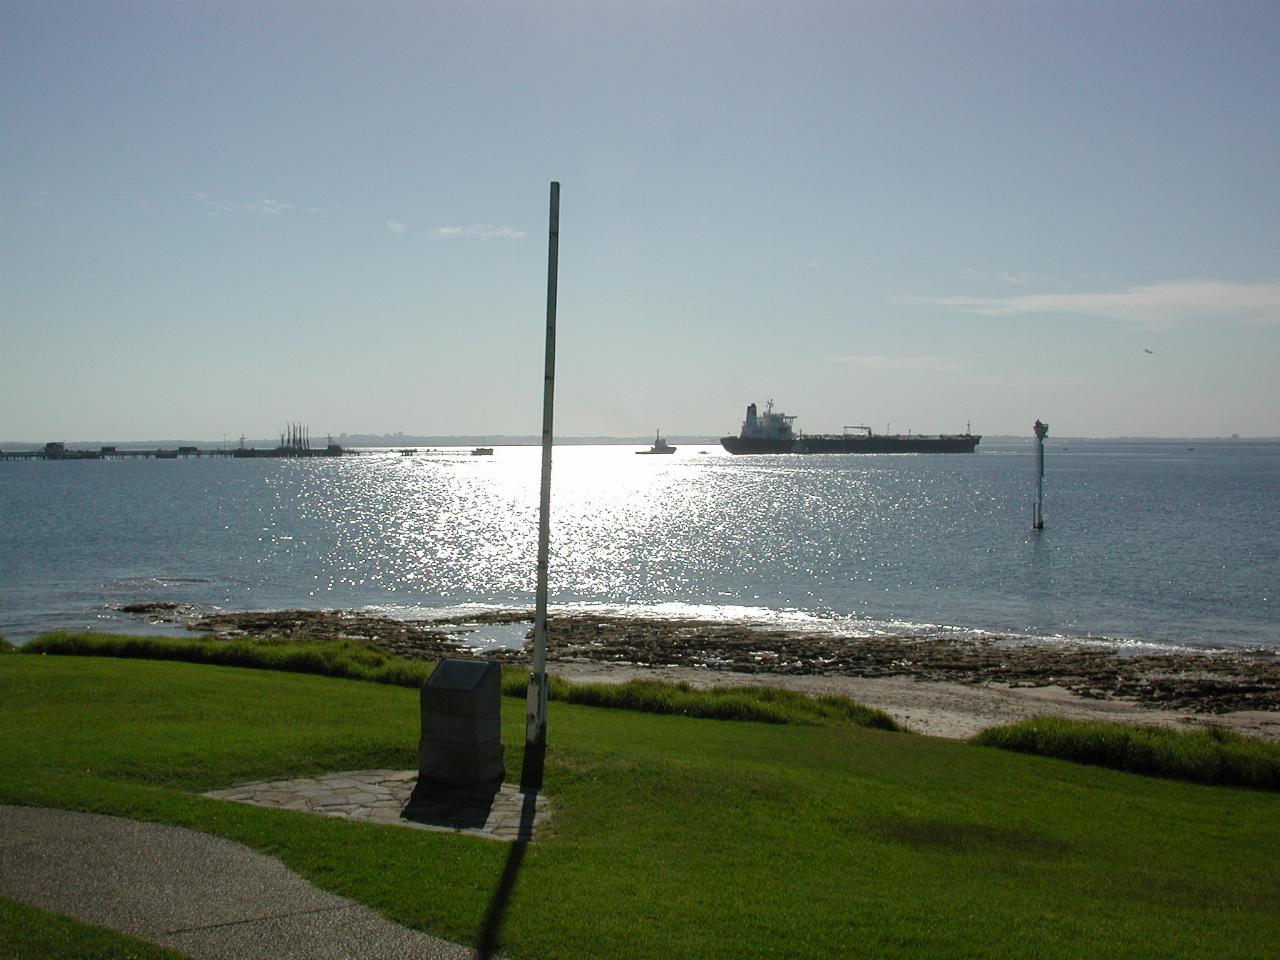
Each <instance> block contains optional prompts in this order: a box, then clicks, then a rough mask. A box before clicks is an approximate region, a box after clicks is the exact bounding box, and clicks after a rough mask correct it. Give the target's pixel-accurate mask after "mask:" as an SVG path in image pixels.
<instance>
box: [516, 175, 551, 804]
mask: <svg viewBox="0 0 1280 960" xmlns="http://www.w3.org/2000/svg"><path fill="white" fill-rule="evenodd" d="M549 220H550V227H549V230H548V235H547V351H546V368H545V369H546V372H545V374H544V378H543V387H542V495H541V500H540V502H539V509H538V592H537V600H536V606H535V612H534V621H533V669H532V670H531V671H530V673H529V699H528V706H527V710H526V714H525V733H524V737H525V764H524V765H525V768H526V773H525V774H524V775H522V776H521V781H522V786H523V787H526V788H529V787H531V788H532V789H533V790H535V791H536V790H537V789H538V788H539V787H540V786H541V785H542V784H541V780H542V776H541V772H542V763H541V760H542V758H543V756H544V754H545V751H546V748H547V568H548V566H549V558H550V553H551V426H552V420H553V418H552V407H553V403H554V400H555V383H556V284H557V275H558V271H559V257H560V183H559V181H556V180H553V181H552V182H551V213H550V218H549ZM531 761H532V765H533V767H534V769H532V770H531V769H529V768H530V766H531ZM531 780H532V781H536V782H530V781H531Z"/></svg>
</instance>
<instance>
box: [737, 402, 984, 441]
mask: <svg viewBox="0 0 1280 960" xmlns="http://www.w3.org/2000/svg"><path fill="white" fill-rule="evenodd" d="M795 419H796V418H795V417H791V416H787V415H786V414H785V413H774V411H773V401H772V400H770V401H769V403H768V404H767V405H766V407H765V410H764V413H759V412H758V411H757V410H756V405H755V404H754V403H752V404H749V405H748V406H747V416H746V419H745V420H743V421H742V432H741V433H739V434H738V435H737V436H736V437H721V438H720V445H721V446H722V447H724V448H725V449H726V450H728V451H729V452H730V453H735V454H751V453H973V451H974V449H975V448H976V447H977V446H978V441H979V440H981V439H982V437H980V436H978V435H976V434H972V433H970V432H969V431H968V429H967V428H966V429H965V432H964V433H950V434H937V435H930V434H917V433H908V434H901V433H895V434H883V433H881V434H876V433H872V432H871V428H870V427H863V426H857V427H845V428H844V429H845V432H844V433H812V434H805V433H800V432H798V431H796V430H795V429H794V428H793V427H792V423H793V422H794V421H795ZM854 430H856V431H858V432H857V433H851V432H850V431H854ZM863 431H865V432H863Z"/></svg>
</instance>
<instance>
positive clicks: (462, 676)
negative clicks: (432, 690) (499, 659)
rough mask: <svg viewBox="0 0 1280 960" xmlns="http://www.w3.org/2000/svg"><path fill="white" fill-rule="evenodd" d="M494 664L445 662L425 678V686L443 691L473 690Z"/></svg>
mask: <svg viewBox="0 0 1280 960" xmlns="http://www.w3.org/2000/svg"><path fill="white" fill-rule="evenodd" d="M491 666H494V664H491V663H489V662H488V661H485V660H445V661H443V662H442V663H441V664H440V666H438V667H436V672H435V673H433V674H431V676H430V677H428V678H427V686H429V687H442V688H444V689H445V690H474V689H475V688H476V687H478V686H479V685H480V682H481V681H482V680H483V679H484V676H485V674H486V673H487V672H488V670H489V667H491Z"/></svg>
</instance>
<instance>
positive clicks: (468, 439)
mask: <svg viewBox="0 0 1280 960" xmlns="http://www.w3.org/2000/svg"><path fill="white" fill-rule="evenodd" d="M721 436H722V434H717V435H715V436H707V435H703V434H675V433H673V434H668V435H667V436H666V439H667V441H668V442H669V443H673V444H685V445H686V446H696V445H699V444H701V445H705V446H717V447H718V446H719V445H720V437H721ZM333 440H334V442H335V443H337V444H339V445H340V446H342V447H344V448H346V449H357V450H384V449H386V450H392V449H399V448H402V447H407V446H419V447H426V446H430V447H474V446H477V445H484V446H489V447H530V446H538V445H539V444H541V443H542V438H541V437H539V436H535V435H523V434H522V435H511V436H504V435H498V434H483V435H481V434H475V435H460V436H449V437H445V436H417V435H414V436H410V435H407V434H405V435H394V434H383V435H377V434H345V433H344V434H337V435H335V436H334V437H333ZM983 440H985V441H986V442H987V443H988V445H990V444H991V443H996V442H998V443H1014V442H1018V443H1026V444H1027V445H1028V446H1030V445H1031V444H1033V443H1034V442H1035V438H1034V437H1032V436H1030V435H1025V436H1024V435H1022V434H986V435H984V436H983ZM47 442H49V441H47V440H40V441H34V440H0V450H4V451H11V452H14V453H22V452H26V451H31V450H40V449H42V448H43V447H44V446H45V444H46V443H47ZM55 442H64V443H65V444H66V446H67V448H68V449H73V450H97V449H100V448H101V447H104V446H110V447H119V448H120V449H121V450H154V449H156V448H165V449H177V448H179V447H184V446H192V447H199V448H200V449H202V450H230V449H233V448H234V447H236V446H238V445H239V440H236V441H234V442H232V441H226V440H190V439H180V440H175V439H167V440H66V441H55ZM277 442H278V438H267V437H260V438H258V439H246V440H245V441H244V443H245V445H246V446H249V447H253V446H257V447H260V448H263V447H267V448H269V447H272V446H274V445H276V443H277ZM652 442H653V437H652V436H651V435H648V434H646V435H643V436H633V437H628V436H577V437H570V436H565V437H557V438H556V439H555V445H556V446H565V447H573V446H601V447H608V446H641V445H644V446H647V445H649V444H651V443H652ZM1048 443H1049V445H1050V447H1053V448H1060V447H1062V446H1065V445H1070V444H1072V443H1097V444H1131V445H1145V444H1150V445H1153V446H1157V445H1162V444H1188V443H1195V444H1204V445H1208V446H1212V445H1218V446H1248V445H1255V444H1275V443H1280V437H1068V436H1055V437H1051V438H1050V439H1049V441H1048Z"/></svg>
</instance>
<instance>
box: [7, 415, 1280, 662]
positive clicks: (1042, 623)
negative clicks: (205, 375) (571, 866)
mask: <svg viewBox="0 0 1280 960" xmlns="http://www.w3.org/2000/svg"><path fill="white" fill-rule="evenodd" d="M636 449H637V448H636V447H628V446H559V447H557V448H556V449H555V455H554V466H553V471H552V539H551V568H550V596H551V602H552V604H553V606H554V608H556V609H570V610H572V609H591V610H600V611H607V612H615V613H626V614H631V615H638V616H650V615H664V616H696V617H709V618H718V619H728V620H735V621H742V622H747V623H759V624H769V625H774V626H793V627H796V628H803V629H825V630H833V631H836V632H840V633H843V634H851V635H877V634H901V633H911V634H919V635H948V634H954V633H957V632H959V633H966V632H980V633H996V634H1000V635H1005V636H1011V637H1017V638H1027V639H1032V640H1040V641H1043V642H1054V641H1056V640H1061V639H1064V638H1066V639H1089V638H1094V639H1099V638H1105V639H1107V640H1110V641H1116V642H1120V643H1122V644H1125V645H1129V646H1131V647H1135V648H1142V649H1146V648H1147V647H1148V646H1150V645H1157V646H1160V645H1173V646H1188V645H1189V646H1196V647H1200V646H1207V647H1264V648H1268V649H1270V648H1277V649H1280V626H1278V625H1277V620H1278V619H1280V618H1278V617H1277V596H1276V594H1277V590H1278V589H1280V518H1277V509H1276V507H1277V499H1278V498H1277V493H1278V488H1280V483H1278V478H1280V444H1273V443H1199V444H1187V443H1185V442H1184V443H1153V442H1144V443H1121V442H1112V441H1108V442H1099V441H1092V442H1090V441H1063V440H1056V441H1055V440H1054V439H1053V438H1050V441H1049V442H1048V443H1047V444H1046V476H1045V487H1044V489H1045V527H1044V529H1043V530H1041V531H1034V530H1032V528H1031V520H1032V499H1033V496H1034V455H1033V445H1032V443H1031V442H1028V441H1023V440H1006V441H999V440H990V439H988V440H984V441H983V442H982V445H981V446H980V447H979V451H978V452H977V453H974V454H947V455H936V454H935V455H919V454H916V455H911V454H908V455H824V456H794V455H793V456H760V457H732V456H729V455H727V454H725V453H724V452H723V451H721V450H720V449H719V448H718V447H717V446H716V445H714V444H692V445H689V444H686V445H682V446H680V449H679V450H678V451H677V452H676V453H675V454H674V455H670V456H636V455H635V451H636ZM539 461H540V453H539V450H538V449H537V448H536V447H498V448H496V449H495V451H494V454H493V456H488V457H484V456H470V455H469V451H467V450H436V451H428V452H422V453H419V454H416V455H413V456H402V455H400V454H399V452H398V451H378V452H371V453H368V454H366V455H363V456H350V457H342V458H334V459H329V458H317V459H310V460H281V459H233V458H203V459H185V460H184V459H179V460H143V459H138V460H85V461H47V462H46V461H11V462H0V634H3V635H4V636H6V637H8V638H9V639H11V640H13V641H16V642H23V641H25V640H27V639H29V638H31V637H32V636H34V635H35V634H37V633H39V632H43V631H46V630H51V629H81V628H93V629H99V630H116V631H130V632H137V631H139V630H140V629H143V628H144V626H145V623H144V621H142V620H140V619H138V618H137V617H133V616H129V615H125V614H121V613H120V612H119V607H120V606H122V605H125V604H134V603H143V602H178V603H183V604H192V605H194V606H195V607H197V608H200V609H207V610H215V609H224V610H239V609H284V608H298V607H302V608H312V609H335V608H351V609H360V610H366V611H371V612H376V613H382V614H387V615H390V616H396V617H428V616H434V615H439V614H446V613H448V614H465V613H466V612H467V611H473V610H477V609H518V610H526V609H531V608H532V606H533V597H534V580H535V571H536V562H535V561H536V545H537V528H538V484H539V466H540V462H539ZM514 637H516V635H515V634H512V635H511V636H509V637H506V638H505V639H503V642H516V640H515V639H513V638H514ZM499 639H502V638H499Z"/></svg>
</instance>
